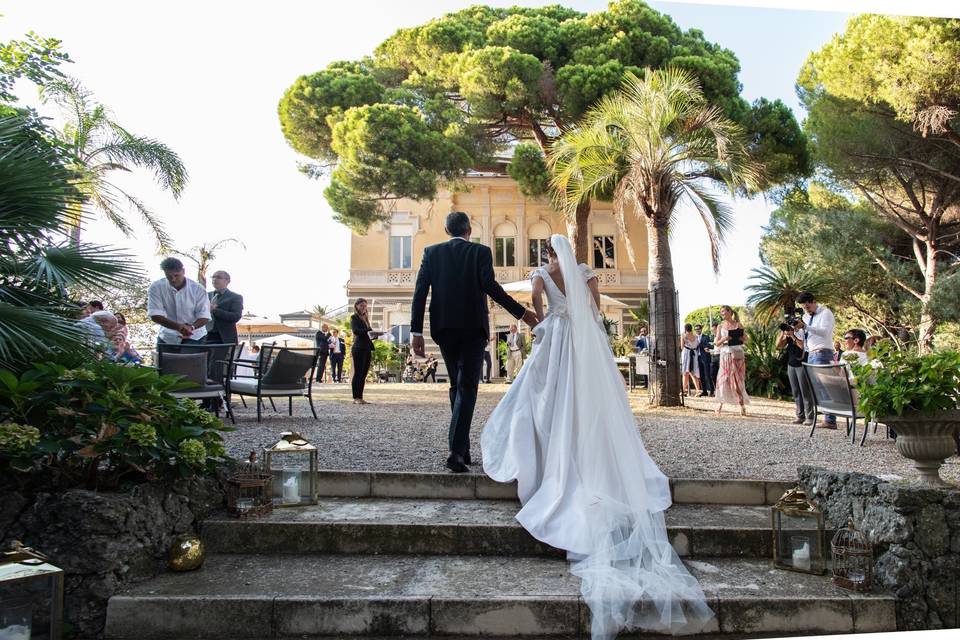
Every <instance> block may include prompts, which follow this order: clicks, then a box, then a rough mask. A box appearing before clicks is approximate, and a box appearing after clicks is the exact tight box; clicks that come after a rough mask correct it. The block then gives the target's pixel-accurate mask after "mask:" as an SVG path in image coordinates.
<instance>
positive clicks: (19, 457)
mask: <svg viewBox="0 0 960 640" xmlns="http://www.w3.org/2000/svg"><path fill="white" fill-rule="evenodd" d="M188 385H189V383H184V382H183V381H181V380H180V379H179V378H178V377H176V376H161V375H159V374H158V373H157V372H156V371H155V370H154V369H149V368H142V367H123V366H119V365H116V364H113V363H111V362H106V361H93V362H90V363H88V364H85V365H82V366H79V367H74V368H69V367H67V366H65V365H63V364H57V363H43V364H35V365H33V367H32V368H31V369H29V370H27V371H25V372H24V373H22V374H20V375H19V376H16V375H14V374H13V373H10V372H9V371H5V370H0V474H3V475H4V476H7V477H11V476H12V475H13V472H18V471H19V472H22V474H23V476H24V477H26V476H29V477H32V478H33V479H34V480H36V479H38V478H41V479H42V482H43V483H45V484H51V485H53V486H57V487H61V488H65V487H70V486H76V485H86V486H87V487H89V488H103V487H116V486H118V485H119V484H120V483H126V482H138V481H142V480H154V479H162V478H177V477H187V476H191V475H194V474H201V473H208V472H212V471H213V469H214V468H215V467H216V466H217V465H218V464H220V463H222V462H224V461H225V460H226V454H225V451H224V446H223V437H222V435H221V434H222V433H223V432H225V431H231V430H232V429H231V428H230V427H226V426H225V425H224V424H223V422H222V421H221V420H220V419H219V418H217V417H215V416H214V415H212V414H210V413H209V412H207V411H205V410H203V409H202V408H201V407H199V406H198V405H197V403H196V402H195V401H193V400H185V399H177V398H174V397H173V396H172V395H170V392H172V391H175V390H178V389H181V388H184V387H185V386H188Z"/></svg>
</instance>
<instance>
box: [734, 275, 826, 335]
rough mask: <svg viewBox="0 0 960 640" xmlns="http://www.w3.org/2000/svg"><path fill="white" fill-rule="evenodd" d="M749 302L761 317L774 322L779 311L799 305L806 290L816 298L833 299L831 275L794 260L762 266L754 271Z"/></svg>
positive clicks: (747, 288) (748, 289)
mask: <svg viewBox="0 0 960 640" xmlns="http://www.w3.org/2000/svg"><path fill="white" fill-rule="evenodd" d="M750 280H751V284H749V285H747V287H746V290H747V291H748V292H750V295H749V296H748V297H747V304H749V305H752V306H754V307H756V309H757V316H758V318H760V319H761V320H764V321H771V320H772V319H773V318H775V317H776V316H778V315H779V314H780V313H786V312H789V311H790V310H791V309H793V308H794V307H795V306H796V299H797V296H799V295H800V294H801V293H803V292H804V291H809V292H810V293H812V294H814V296H815V297H816V298H817V300H820V301H823V302H829V301H830V295H831V293H832V290H833V283H832V281H831V280H830V278H829V277H827V276H824V275H823V274H821V273H820V272H819V271H816V270H814V269H811V268H809V267H807V266H806V265H803V264H800V263H796V262H791V263H787V264H786V265H784V266H783V267H782V268H776V267H771V266H763V267H759V268H757V269H754V270H753V271H751V275H750Z"/></svg>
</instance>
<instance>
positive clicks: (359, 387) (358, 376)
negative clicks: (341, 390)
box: [350, 349, 373, 400]
mask: <svg viewBox="0 0 960 640" xmlns="http://www.w3.org/2000/svg"><path fill="white" fill-rule="evenodd" d="M350 355H351V356H352V357H353V378H352V380H351V383H352V386H353V399H354V400H362V399H363V387H364V385H366V384H367V373H369V372H370V360H371V359H372V356H373V352H371V351H370V350H369V349H362V350H361V349H351V350H350Z"/></svg>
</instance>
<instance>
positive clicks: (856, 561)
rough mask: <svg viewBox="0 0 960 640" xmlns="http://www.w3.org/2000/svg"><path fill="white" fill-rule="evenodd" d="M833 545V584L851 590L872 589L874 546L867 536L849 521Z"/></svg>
mask: <svg viewBox="0 0 960 640" xmlns="http://www.w3.org/2000/svg"><path fill="white" fill-rule="evenodd" d="M830 546H831V547H833V584H835V585H837V586H838V587H842V588H844V589H850V590H851V591H870V589H871V588H872V585H873V548H872V547H871V546H870V543H869V542H867V537H866V536H865V535H863V532H861V531H860V530H859V529H857V528H856V527H855V526H853V520H850V521H848V522H847V528H846V529H839V530H838V531H837V533H836V534H834V536H833V540H832V541H831V543H830Z"/></svg>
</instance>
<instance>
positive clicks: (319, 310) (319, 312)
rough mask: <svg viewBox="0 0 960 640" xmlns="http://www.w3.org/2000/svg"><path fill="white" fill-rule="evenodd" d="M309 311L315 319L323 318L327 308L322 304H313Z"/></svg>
mask: <svg viewBox="0 0 960 640" xmlns="http://www.w3.org/2000/svg"><path fill="white" fill-rule="evenodd" d="M310 313H311V314H313V316H314V318H316V319H317V320H323V316H325V315H327V308H326V307H325V306H324V305H322V304H315V305H313V308H312V309H310Z"/></svg>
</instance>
